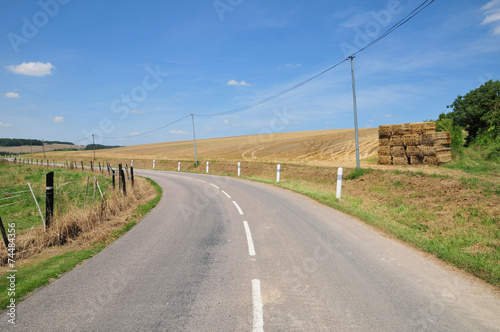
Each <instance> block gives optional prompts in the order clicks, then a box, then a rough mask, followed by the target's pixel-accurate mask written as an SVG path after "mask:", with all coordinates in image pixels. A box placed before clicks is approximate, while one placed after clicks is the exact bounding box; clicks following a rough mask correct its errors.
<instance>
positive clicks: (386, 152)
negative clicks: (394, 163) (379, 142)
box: [378, 146, 391, 157]
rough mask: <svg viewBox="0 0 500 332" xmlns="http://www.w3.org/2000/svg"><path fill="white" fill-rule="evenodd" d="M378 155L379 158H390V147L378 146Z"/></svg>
mask: <svg viewBox="0 0 500 332" xmlns="http://www.w3.org/2000/svg"><path fill="white" fill-rule="evenodd" d="M378 155H379V157H380V156H382V157H390V156H391V147H390V146H379V147H378Z"/></svg>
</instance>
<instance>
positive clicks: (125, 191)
mask: <svg viewBox="0 0 500 332" xmlns="http://www.w3.org/2000/svg"><path fill="white" fill-rule="evenodd" d="M120 178H121V180H122V190H123V194H124V195H125V196H126V195H127V184H126V182H125V172H124V171H123V168H122V169H121V171H120Z"/></svg>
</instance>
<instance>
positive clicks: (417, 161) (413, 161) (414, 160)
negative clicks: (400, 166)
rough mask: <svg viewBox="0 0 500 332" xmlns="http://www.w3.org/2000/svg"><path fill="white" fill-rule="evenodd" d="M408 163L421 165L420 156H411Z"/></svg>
mask: <svg viewBox="0 0 500 332" xmlns="http://www.w3.org/2000/svg"><path fill="white" fill-rule="evenodd" d="M410 165H422V158H421V157H418V156H411V157H410Z"/></svg>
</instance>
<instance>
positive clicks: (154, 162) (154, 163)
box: [153, 160, 156, 169]
mask: <svg viewBox="0 0 500 332" xmlns="http://www.w3.org/2000/svg"><path fill="white" fill-rule="evenodd" d="M155 167H156V160H153V169H154V168H155Z"/></svg>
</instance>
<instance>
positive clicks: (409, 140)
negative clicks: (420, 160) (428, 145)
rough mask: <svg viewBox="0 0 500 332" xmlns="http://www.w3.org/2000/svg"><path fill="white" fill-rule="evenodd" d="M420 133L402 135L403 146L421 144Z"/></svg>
mask: <svg viewBox="0 0 500 332" xmlns="http://www.w3.org/2000/svg"><path fill="white" fill-rule="evenodd" d="M420 136H421V135H404V136H403V143H404V145H405V146H417V145H420V144H421V137H420Z"/></svg>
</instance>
